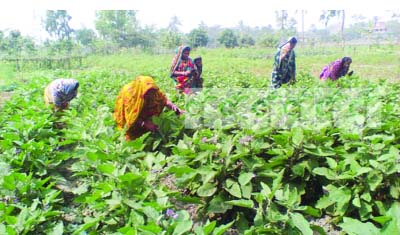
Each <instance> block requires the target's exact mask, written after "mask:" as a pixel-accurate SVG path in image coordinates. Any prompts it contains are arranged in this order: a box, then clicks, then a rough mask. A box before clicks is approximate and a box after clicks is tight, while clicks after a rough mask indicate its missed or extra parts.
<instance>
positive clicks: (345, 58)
mask: <svg viewBox="0 0 400 235" xmlns="http://www.w3.org/2000/svg"><path fill="white" fill-rule="evenodd" d="M346 62H350V63H351V62H352V59H351V57H348V56H345V57H343V58H342V63H343V64H344V63H346Z"/></svg>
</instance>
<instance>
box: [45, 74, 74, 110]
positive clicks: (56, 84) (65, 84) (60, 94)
mask: <svg viewBox="0 0 400 235" xmlns="http://www.w3.org/2000/svg"><path fill="white" fill-rule="evenodd" d="M78 87H79V82H78V81H77V80H76V79H73V78H59V79H55V80H53V81H52V82H51V83H50V84H49V85H48V86H47V87H46V88H45V89H44V101H45V103H46V105H54V106H53V108H55V109H56V110H59V111H62V110H64V109H66V108H68V106H69V102H70V101H71V100H72V99H74V98H75V97H76V96H77V94H78Z"/></svg>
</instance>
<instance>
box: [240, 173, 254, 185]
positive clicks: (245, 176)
mask: <svg viewBox="0 0 400 235" xmlns="http://www.w3.org/2000/svg"><path fill="white" fill-rule="evenodd" d="M253 177H254V174H253V173H240V175H239V183H240V185H242V186H243V185H246V184H248V183H249V182H250V181H251V179H252V178H253Z"/></svg>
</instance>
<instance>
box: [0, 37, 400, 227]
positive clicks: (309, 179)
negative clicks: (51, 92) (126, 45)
mask: <svg viewBox="0 0 400 235" xmlns="http://www.w3.org/2000/svg"><path fill="white" fill-rule="evenodd" d="M399 49H400V47H399V46H390V45H388V46H380V47H361V46H359V47H354V46H350V47H347V48H346V50H345V51H341V49H337V48H334V47H328V48H304V47H303V48H302V47H301V45H298V48H296V49H295V51H296V55H297V58H296V61H297V81H298V82H297V83H296V84H295V85H294V86H292V87H286V86H284V87H282V88H281V89H278V90H270V89H269V83H270V74H271V69H272V64H273V53H274V50H272V49H254V48H253V49H249V48H242V49H230V50H229V49H198V50H195V51H192V53H191V56H192V57H195V56H196V55H201V56H202V57H203V64H204V68H203V77H204V80H205V88H204V89H203V90H202V91H200V92H199V93H198V94H197V95H193V96H184V95H179V94H177V93H176V91H175V89H174V86H173V82H172V80H171V79H170V78H169V77H168V71H169V64H170V61H171V59H172V52H171V53H168V54H165V53H149V52H147V53H146V52H140V51H136V50H129V51H125V52H121V53H120V54H116V55H108V56H99V55H97V56H90V57H87V58H85V59H84V60H83V64H82V67H80V68H78V67H76V68H73V69H71V70H64V69H54V70H44V69H40V68H35V67H33V66H32V67H26V68H24V70H23V71H22V72H19V73H17V72H15V71H13V65H12V64H2V65H0V72H2V74H1V75H0V93H1V94H2V97H4V98H2V99H0V106H1V110H0V112H1V115H0V185H1V186H0V234H76V235H78V234H79V235H80V234H196V235H201V234H213V235H217V234H359V235H369V234H371V235H372V234H387V235H392V234H398V233H399V231H400V203H399V199H400V158H399V148H400V119H399V117H400V106H399V100H400V66H399V65H400V52H399V51H400V50H399ZM344 55H347V56H351V57H352V58H353V64H352V65H351V69H352V70H354V75H353V76H351V77H344V78H341V79H340V80H339V81H336V82H320V81H319V79H317V77H318V74H319V72H320V70H321V68H322V67H323V66H324V65H325V64H327V63H328V62H331V61H333V60H336V59H337V58H340V57H343V56H344ZM137 75H150V76H153V77H154V78H155V80H156V82H157V84H158V85H159V87H160V88H161V90H163V91H164V92H165V93H166V95H167V97H168V98H169V99H171V100H172V101H173V102H175V103H176V104H177V105H178V106H179V107H181V108H183V109H184V110H185V114H184V115H183V116H181V117H177V116H176V115H175V114H174V113H173V112H172V111H166V112H164V113H162V114H161V115H160V117H157V118H154V122H155V123H157V124H158V125H159V127H160V130H159V132H157V133H154V134H146V135H145V136H143V137H141V138H139V139H136V140H134V141H131V142H126V141H125V140H124V134H123V133H122V132H120V131H118V130H117V129H116V127H115V122H114V120H113V118H112V113H113V110H114V102H115V99H116V96H117V94H118V92H119V90H120V88H121V87H122V86H123V85H124V84H126V83H128V82H129V81H131V80H132V79H133V78H135V77H136V76H137ZM56 77H74V78H76V79H77V80H79V82H80V88H79V94H78V97H77V98H76V99H74V100H73V101H72V102H71V105H70V109H69V110H67V111H66V112H64V113H63V115H61V116H60V115H56V114H54V113H52V111H51V110H50V109H48V108H46V107H45V105H44V102H43V89H44V87H45V86H46V85H47V83H49V82H50V81H51V80H53V79H54V78H56ZM11 95H12V96H11ZM60 123H61V124H63V125H64V126H65V128H63V129H59V128H56V127H57V126H59V125H60Z"/></svg>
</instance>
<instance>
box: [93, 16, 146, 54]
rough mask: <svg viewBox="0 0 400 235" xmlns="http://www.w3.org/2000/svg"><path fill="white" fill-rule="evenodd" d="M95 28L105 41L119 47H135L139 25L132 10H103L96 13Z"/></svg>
mask: <svg viewBox="0 0 400 235" xmlns="http://www.w3.org/2000/svg"><path fill="white" fill-rule="evenodd" d="M95 28H96V30H97V31H98V32H99V34H100V36H101V37H102V38H103V39H105V40H110V41H112V42H116V43H117V44H118V45H119V46H120V47H130V46H134V45H137V44H138V42H137V41H136V39H137V38H138V29H139V24H138V21H137V19H136V12H135V11H133V10H105V11H97V12H96V20H95Z"/></svg>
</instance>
